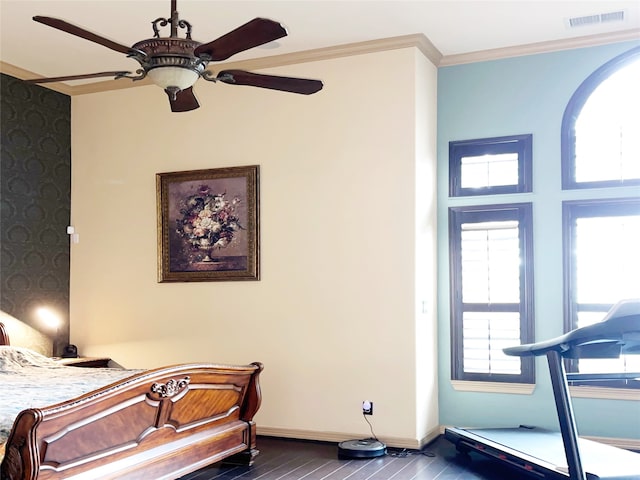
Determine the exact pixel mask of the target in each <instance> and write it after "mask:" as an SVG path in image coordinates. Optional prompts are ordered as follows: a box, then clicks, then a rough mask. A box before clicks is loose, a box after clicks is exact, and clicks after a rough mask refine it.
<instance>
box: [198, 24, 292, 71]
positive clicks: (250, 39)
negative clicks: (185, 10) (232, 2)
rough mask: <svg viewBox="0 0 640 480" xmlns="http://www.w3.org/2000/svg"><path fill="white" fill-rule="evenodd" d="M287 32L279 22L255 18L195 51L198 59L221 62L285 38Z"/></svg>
mask: <svg viewBox="0 0 640 480" xmlns="http://www.w3.org/2000/svg"><path fill="white" fill-rule="evenodd" d="M286 35H287V31H286V30H285V28H284V27H283V26H282V25H280V24H279V23H278V22H274V21H273V20H269V19H267V18H254V19H253V20H251V21H250V22H247V23H245V24H244V25H242V26H240V27H238V28H236V29H235V30H232V31H231V32H229V33H227V34H226V35H223V36H222V37H220V38H217V39H216V40H213V41H212V42H209V43H205V44H202V45H200V46H199V47H197V48H196V49H195V50H194V52H193V53H194V54H195V55H196V57H200V56H201V55H206V56H207V57H210V58H208V59H209V60H211V61H217V62H219V61H221V60H226V59H227V58H229V57H231V56H232V55H235V54H236V53H240V52H243V51H245V50H248V49H250V48H253V47H257V46H258V45H264V44H265V43H269V42H272V41H273V40H277V39H278V38H282V37H285V36H286Z"/></svg>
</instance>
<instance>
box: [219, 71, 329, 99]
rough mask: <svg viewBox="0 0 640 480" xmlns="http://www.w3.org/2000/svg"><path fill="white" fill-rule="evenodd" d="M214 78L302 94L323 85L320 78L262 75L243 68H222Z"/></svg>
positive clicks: (320, 88)
mask: <svg viewBox="0 0 640 480" xmlns="http://www.w3.org/2000/svg"><path fill="white" fill-rule="evenodd" d="M216 79H217V80H218V81H220V82H223V83H228V84H230V85H249V86H252V87H261V88H269V89H271V90H282V91H283V92H292V93H302V94H304V95H310V94H312V93H316V92H318V91H320V90H322V87H323V84H322V82H321V81H320V80H309V79H306V78H292V77H278V76H274V75H262V74H259V73H251V72H245V71H244V70H223V71H222V72H220V73H219V74H218V76H217V78H216Z"/></svg>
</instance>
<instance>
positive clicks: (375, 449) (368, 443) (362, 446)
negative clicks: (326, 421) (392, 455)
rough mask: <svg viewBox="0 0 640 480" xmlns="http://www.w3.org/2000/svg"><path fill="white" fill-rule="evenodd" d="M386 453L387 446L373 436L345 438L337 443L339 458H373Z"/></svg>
mask: <svg viewBox="0 0 640 480" xmlns="http://www.w3.org/2000/svg"><path fill="white" fill-rule="evenodd" d="M386 453H387V446H386V445H385V444H384V443H382V442H380V441H378V440H376V439H375V438H366V439H363V440H347V441H345V442H340V443H339V444H338V457H339V458H374V457H381V456H383V455H386Z"/></svg>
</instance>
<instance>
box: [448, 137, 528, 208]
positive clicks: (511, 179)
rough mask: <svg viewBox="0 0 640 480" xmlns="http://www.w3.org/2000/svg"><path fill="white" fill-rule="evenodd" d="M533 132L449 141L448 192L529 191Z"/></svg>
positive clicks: (475, 193)
mask: <svg viewBox="0 0 640 480" xmlns="http://www.w3.org/2000/svg"><path fill="white" fill-rule="evenodd" d="M532 139H533V135H531V134H526V135H511V136H508V137H494V138H482V139H477V140H459V141H453V142H449V195H450V196H452V197H460V196H467V195H493V194H504V193H519V192H530V191H531V188H532V185H531V175H532V166H531V162H532V160H531V155H532Z"/></svg>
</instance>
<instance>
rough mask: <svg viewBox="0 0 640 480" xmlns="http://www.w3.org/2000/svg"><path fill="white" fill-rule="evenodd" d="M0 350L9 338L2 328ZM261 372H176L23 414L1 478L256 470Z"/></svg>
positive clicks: (152, 374) (82, 479)
mask: <svg viewBox="0 0 640 480" xmlns="http://www.w3.org/2000/svg"><path fill="white" fill-rule="evenodd" d="M0 344H1V345H9V336H8V334H7V332H6V330H5V328H4V325H2V324H1V323H0ZM262 369H263V366H262V364H261V363H259V362H254V363H252V364H250V365H246V366H221V365H209V364H193V365H175V366H170V367H165V368H159V369H155V370H149V371H145V372H143V373H139V374H137V375H134V376H132V377H129V378H127V379H124V380H122V381H120V382H116V383H113V384H111V385H109V386H106V387H104V388H101V389H98V390H94V391H92V392H90V393H88V394H86V395H83V396H81V397H77V398H75V399H73V400H70V401H67V402H64V403H59V404H57V405H53V406H48V407H44V408H29V409H26V410H23V411H22V412H21V413H20V414H19V415H18V417H17V419H16V420H15V423H14V425H13V429H12V430H11V433H10V434H9V438H8V440H7V443H6V445H5V455H4V459H3V460H2V466H1V475H0V477H1V479H2V480H61V479H66V480H99V479H118V480H125V479H136V480H140V479H142V478H145V479H147V478H148V479H153V480H160V479H165V480H169V479H175V478H178V477H180V476H183V475H185V474H187V473H189V472H193V471H195V470H198V469H200V468H202V467H204V466H206V465H209V464H212V463H215V462H218V461H220V460H223V459H225V461H229V462H232V463H242V464H245V465H251V464H252V463H253V459H254V457H255V456H256V455H257V453H258V451H257V450H256V433H255V432H256V429H255V423H254V421H253V416H254V415H255V413H256V412H257V411H258V408H259V407H260V402H261V394H260V385H259V381H258V379H259V375H260V372H261V371H262Z"/></svg>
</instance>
